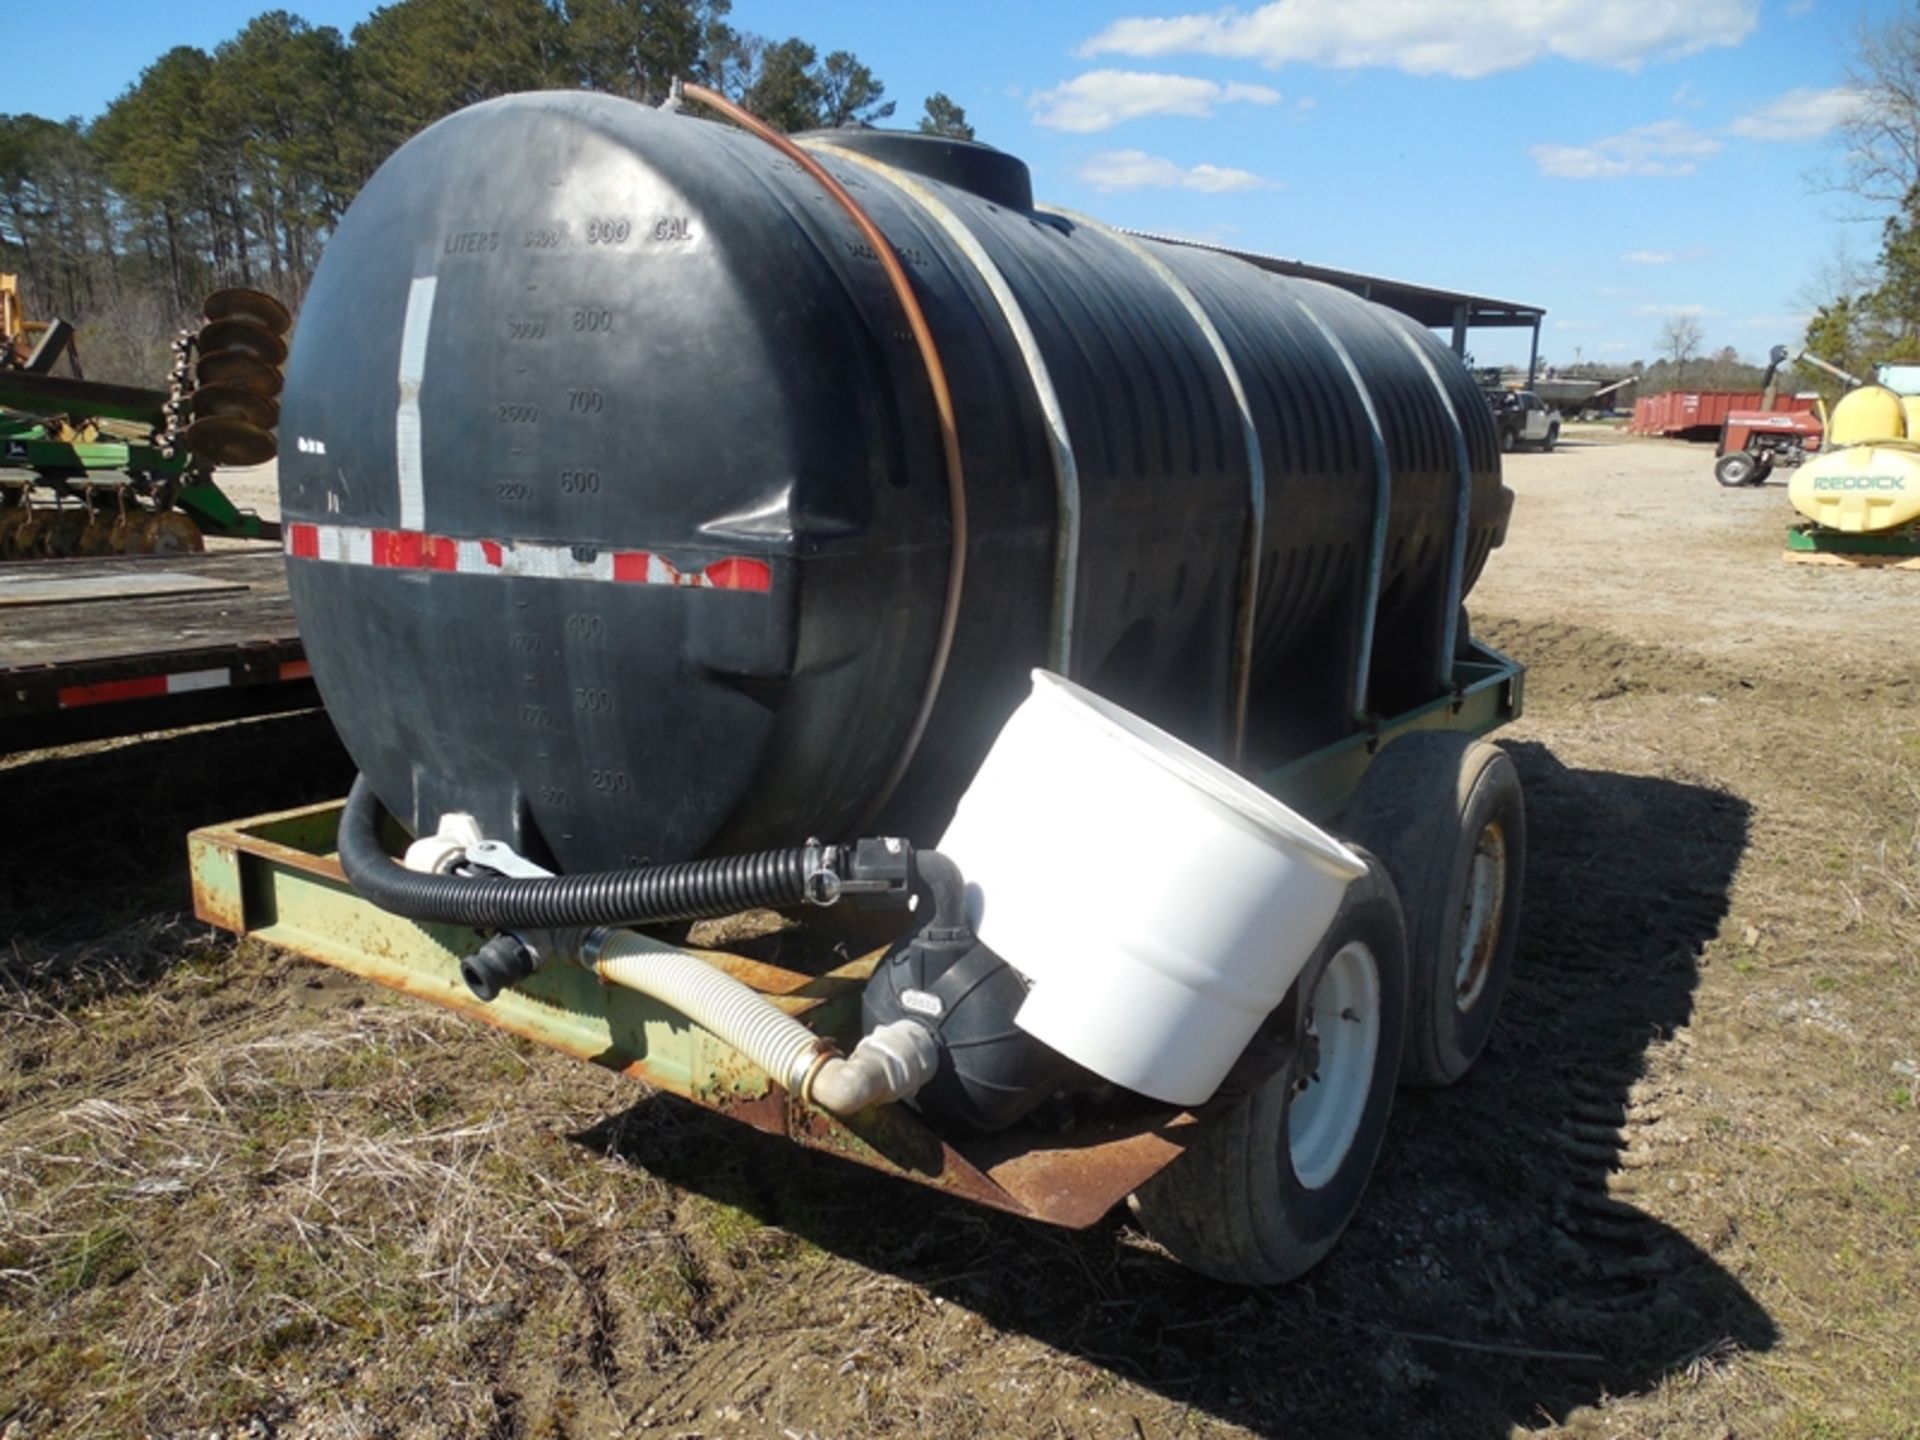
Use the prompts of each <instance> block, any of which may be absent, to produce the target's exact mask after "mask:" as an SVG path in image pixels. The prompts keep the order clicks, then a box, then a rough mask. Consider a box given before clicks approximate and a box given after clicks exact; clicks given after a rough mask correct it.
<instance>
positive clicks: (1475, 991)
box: [1453, 820, 1507, 1010]
mask: <svg viewBox="0 0 1920 1440" xmlns="http://www.w3.org/2000/svg"><path fill="white" fill-rule="evenodd" d="M1506 898H1507V832H1506V831H1505V830H1504V829H1502V828H1501V826H1500V822H1499V821H1497V820H1490V821H1488V822H1487V825H1486V828H1485V829H1483V830H1482V831H1481V832H1480V836H1479V838H1478V839H1477V840H1475V841H1474V844H1473V860H1472V861H1471V863H1470V864H1469V865H1468V867H1467V894H1466V910H1465V913H1464V914H1462V915H1461V917H1460V948H1459V951H1458V952H1457V954H1456V956H1455V961H1454V969H1453V1003H1454V1005H1455V1006H1456V1007H1457V1008H1458V1009H1461V1010H1471V1009H1472V1008H1473V1007H1474V1006H1475V1005H1476V1004H1477V1003H1479V1000H1480V997H1481V996H1482V995H1483V994H1485V993H1486V989H1487V980H1488V977H1490V976H1491V975H1492V974H1493V957H1494V955H1495V953H1496V952H1497V951H1498V950H1499V949H1500V915H1501V911H1502V910H1503V909H1504V908H1505V906H1506Z"/></svg>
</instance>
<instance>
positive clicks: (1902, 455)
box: [1787, 391, 1920, 534]
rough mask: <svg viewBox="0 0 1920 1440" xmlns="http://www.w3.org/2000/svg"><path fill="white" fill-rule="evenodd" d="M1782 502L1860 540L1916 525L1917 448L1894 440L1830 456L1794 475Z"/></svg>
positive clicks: (1919, 510)
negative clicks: (1862, 535) (1865, 535)
mask: <svg viewBox="0 0 1920 1440" xmlns="http://www.w3.org/2000/svg"><path fill="white" fill-rule="evenodd" d="M1855 393H1856V394H1858V393H1860V392H1858V391H1856V392H1855ZM1847 398H1848V399H1852V398H1853V397H1852V396H1848V397H1847ZM1842 403H1843V404H1844V403H1845V402H1842ZM1835 418H1836V419H1837V418H1838V412H1837V411H1836V414H1835ZM1787 497H1788V498H1789V499H1790V500H1792V501H1793V508H1794V509H1796V510H1798V511H1799V512H1800V513H1801V514H1802V515H1804V516H1806V517H1807V518H1808V519H1809V520H1811V521H1813V522H1814V523H1815V524H1818V525H1824V526H1826V527H1827V528H1828V529H1830V530H1846V531H1852V532H1853V533H1855V534H1860V533H1865V532H1868V531H1877V530H1893V529H1897V528H1898V527H1900V526H1902V525H1910V524H1912V523H1913V522H1914V521H1915V520H1920V446H1916V445H1914V444H1913V443H1912V442H1910V441H1906V440H1894V441H1892V442H1891V443H1881V444H1878V445H1851V446H1849V447H1848V448H1846V449H1844V450H1833V451H1830V452H1828V453H1827V454H1825V455H1822V456H1821V457H1820V458H1819V459H1817V460H1813V461H1810V462H1809V463H1807V464H1805V465H1802V466H1801V467H1800V468H1799V469H1798V470H1796V471H1794V473H1793V481H1792V483H1791V484H1790V485H1788V487H1787Z"/></svg>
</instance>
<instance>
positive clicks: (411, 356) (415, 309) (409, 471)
mask: <svg viewBox="0 0 1920 1440" xmlns="http://www.w3.org/2000/svg"><path fill="white" fill-rule="evenodd" d="M439 285H440V282H439V280H438V278H437V277H435V276H432V275H420V276H416V277H415V279H414V282H413V284H412V285H411V286H410V287H409V288H408V290H407V317H406V320H405V321H404V322H403V323H402V325H401V327H400V405H399V408H398V409H396V410H395V411H394V413H393V457H394V466H395V470H396V472H397V474H398V477H399V481H400V528H401V529H402V530H424V529H426V525H427V519H426V511H427V505H426V484H425V473H424V472H423V470H422V469H421V465H420V386H421V383H422V382H423V381H425V379H426V378H427V332H428V331H429V330H430V329H431V328H432V326H433V297H434V292H435V291H436V290H437V289H438V288H439Z"/></svg>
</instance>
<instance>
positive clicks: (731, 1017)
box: [580, 930, 940, 1115]
mask: <svg viewBox="0 0 1920 1440" xmlns="http://www.w3.org/2000/svg"><path fill="white" fill-rule="evenodd" d="M580 958H581V962H582V963H583V964H585V965H586V966H587V968H588V969H590V970H592V971H593V972H594V973H595V974H596V975H598V976H599V977H600V978H601V979H602V980H604V981H606V982H607V983H608V984H609V985H618V986H620V987H622V988H623V989H627V990H636V991H638V992H639V993H640V994H642V995H646V996H650V997H651V998H653V999H655V1000H658V1001H660V1002H661V1003H662V1004H664V1005H669V1006H671V1007H673V1009H675V1010H677V1011H679V1012H680V1013H681V1014H682V1015H684V1016H686V1017H687V1018H688V1019H689V1020H691V1021H693V1023H694V1024H696V1025H698V1026H699V1027H700V1028H701V1029H703V1030H709V1031H711V1032H712V1033H713V1034H714V1035H716V1036H718V1037H719V1038H720V1039H721V1040H722V1041H724V1042H725V1043H726V1044H728V1045H731V1046H732V1047H733V1048H734V1049H736V1050H738V1051H739V1052H740V1053H741V1054H742V1055H745V1056H746V1057H747V1058H748V1059H749V1060H751V1061H752V1062H753V1063H754V1064H756V1065H758V1066H759V1067H760V1068H761V1069H762V1070H764V1071H766V1072H767V1074H769V1075H771V1076H772V1077H773V1078H774V1079H775V1080H777V1081H779V1082H780V1083H781V1084H782V1085H784V1086H786V1088H787V1089H788V1090H789V1091H791V1092H792V1093H793V1094H795V1095H798V1096H800V1097H801V1098H802V1099H803V1100H810V1101H812V1102H813V1103H815V1104H817V1105H819V1106H821V1107H822V1108H824V1109H827V1110H831V1111H832V1112H833V1113H834V1114H836V1115H851V1114H853V1113H854V1112H855V1111H858V1110H863V1109H865V1108H866V1107H867V1106H869V1105H875V1104H881V1103H884V1102H887V1101H892V1100H901V1099H905V1098H906V1097H907V1096H909V1095H911V1094H913V1093H914V1091H916V1090H918V1089H919V1088H920V1087H921V1086H922V1085H924V1084H925V1083H926V1082H927V1081H928V1080H929V1079H931V1078H932V1077H933V1073H934V1071H935V1070H936V1069H938V1068H939V1063H940V1052H939V1047H938V1045H937V1044H936V1043H935V1041H934V1038H933V1036H932V1034H931V1033H930V1032H928V1031H927V1029H926V1028H925V1027H924V1026H921V1025H919V1024H916V1023H914V1022H913V1021H895V1022H894V1023H893V1024H891V1025H884V1026H882V1027H881V1028H880V1029H879V1030H876V1031H875V1032H874V1033H873V1034H872V1035H870V1036H868V1037H867V1038H866V1039H864V1040H862V1041H861V1042H860V1043H859V1044H858V1045H856V1046H855V1047H854V1050H853V1054H852V1056H850V1057H849V1058H847V1059H844V1060H843V1059H841V1058H840V1057H839V1056H837V1055H834V1054H832V1053H830V1051H829V1050H828V1048H827V1044H826V1042H825V1041H823V1040H822V1039H821V1038H820V1037H819V1036H817V1035H815V1034H814V1033H813V1031H811V1030H809V1029H808V1028H807V1027H806V1026H805V1025H802V1024H801V1023H800V1022H799V1021H798V1020H796V1019H794V1018H793V1016H791V1015H789V1014H787V1013H786V1011H784V1010H782V1009H780V1008H779V1007H778V1006H776V1005H773V1004H771V1003H769V1002H768V1000H767V999H766V997H765V996H763V995H761V994H760V993H759V992H758V991H756V990H754V989H752V988H751V987H750V986H747V985H743V984H742V983H741V982H740V981H738V980H736V979H734V978H733V977H732V976H731V975H729V974H727V973H726V972H725V971H724V970H718V969H716V968H714V967H713V966H712V965H709V964H708V963H707V962H706V961H704V960H702V959H701V958H700V957H699V956H697V955H690V954H688V953H687V952H686V951H684V950H680V949H677V948H676V947H674V946H672V945H668V944H666V943H665V942H664V941H660V940H654V939H652V938H650V937H648V936H645V935H641V934H639V933H637V932H636V931H632V930H597V931H595V932H594V933H593V934H592V935H591V936H590V937H588V939H587V943H586V945H585V946H584V947H583V948H582V950H581V955H580ZM903 1025H904V1026H906V1027H907V1028H909V1029H911V1030H914V1031H916V1032H918V1037H917V1038H916V1037H915V1036H910V1035H905V1034H895V1033H890V1032H897V1031H900V1030H901V1028H902V1026H903ZM882 1037H885V1038H884V1039H883V1038H882Z"/></svg>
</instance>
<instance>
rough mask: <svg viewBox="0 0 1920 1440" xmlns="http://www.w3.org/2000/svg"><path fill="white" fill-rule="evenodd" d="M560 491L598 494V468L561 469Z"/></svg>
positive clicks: (571, 493)
mask: <svg viewBox="0 0 1920 1440" xmlns="http://www.w3.org/2000/svg"><path fill="white" fill-rule="evenodd" d="M560 493H561V494H562V495H598V494H599V493H600V472H599V471H598V470H562V471H561V472H560Z"/></svg>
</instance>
